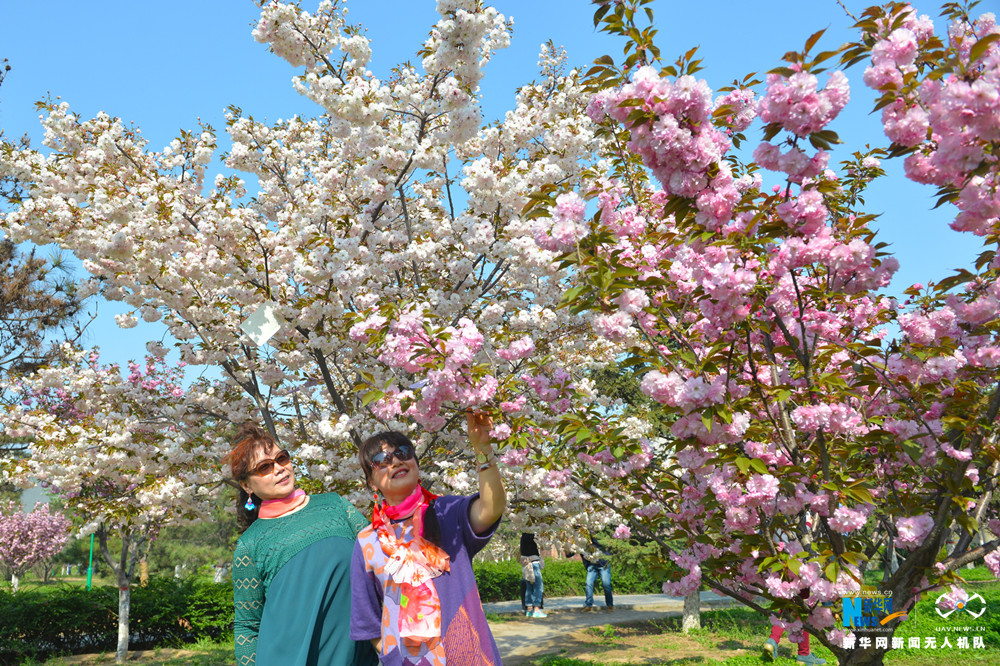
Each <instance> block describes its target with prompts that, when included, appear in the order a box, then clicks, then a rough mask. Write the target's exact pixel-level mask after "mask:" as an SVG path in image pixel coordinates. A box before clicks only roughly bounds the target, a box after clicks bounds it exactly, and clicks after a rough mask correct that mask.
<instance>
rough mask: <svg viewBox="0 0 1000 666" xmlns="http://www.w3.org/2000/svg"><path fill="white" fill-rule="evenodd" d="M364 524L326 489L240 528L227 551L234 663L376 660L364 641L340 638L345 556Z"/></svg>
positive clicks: (345, 602) (344, 618)
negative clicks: (303, 502) (298, 504)
mask: <svg viewBox="0 0 1000 666" xmlns="http://www.w3.org/2000/svg"><path fill="white" fill-rule="evenodd" d="M367 524H368V520H367V519H366V518H365V517H364V516H362V515H361V513H360V512H358V510H357V509H355V508H354V507H353V506H351V505H350V504H349V503H348V502H347V501H346V500H344V499H343V498H342V497H340V496H339V495H337V494H335V493H328V494H324V495H312V496H310V498H309V503H308V504H307V505H306V506H305V507H304V508H302V509H300V510H299V511H296V512H295V513H292V514H289V515H287V516H281V517H280V518H271V519H258V520H257V521H255V522H254V523H253V524H252V525H251V526H250V527H249V528H247V530H246V532H244V533H243V535H242V536H241V537H240V539H239V542H238V543H237V544H236V552H235V553H234V554H233V601H234V604H235V610H236V621H235V627H234V633H235V643H236V645H235V648H236V661H237V663H238V664H239V666H252V665H254V664H257V663H260V664H261V665H262V666H269V665H270V664H279V663H280V664H282V666H284V664H289V665H291V664H303V665H309V664H324V666H326V665H328V664H329V665H334V666H340V665H344V666H348V665H351V666H353V665H354V664H369V663H377V659H374V652H372V651H371V650H370V645H366V644H357V645H356V644H354V642H353V641H350V640H349V639H348V630H349V624H350V598H351V593H350V559H351V554H352V552H353V547H354V542H355V539H356V537H357V534H358V532H360V531H361V529H362V528H363V527H365V526H366V525H367ZM289 563H292V565H290V566H287V567H286V566H285V565H286V564H289Z"/></svg>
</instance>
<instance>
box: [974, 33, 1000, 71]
mask: <svg viewBox="0 0 1000 666" xmlns="http://www.w3.org/2000/svg"><path fill="white" fill-rule="evenodd" d="M998 39H1000V34H998V33H995V32H992V33H990V34H988V35H986V36H985V37H983V38H982V39H980V40H979V41H977V42H976V43H975V44H973V45H972V48H971V49H969V64H970V65H971V64H972V63H974V62H976V61H977V60H979V58H980V57H981V56H982V55H983V54H984V53H986V49H988V48H989V47H990V44H992V43H993V42H995V41H997V40H998Z"/></svg>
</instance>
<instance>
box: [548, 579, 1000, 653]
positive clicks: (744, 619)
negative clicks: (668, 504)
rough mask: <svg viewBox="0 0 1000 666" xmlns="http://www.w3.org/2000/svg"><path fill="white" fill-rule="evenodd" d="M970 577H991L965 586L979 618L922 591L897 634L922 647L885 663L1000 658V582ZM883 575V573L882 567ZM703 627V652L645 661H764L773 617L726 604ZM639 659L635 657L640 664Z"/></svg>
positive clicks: (611, 638)
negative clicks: (941, 611) (981, 608)
mask: <svg viewBox="0 0 1000 666" xmlns="http://www.w3.org/2000/svg"><path fill="white" fill-rule="evenodd" d="M962 573H963V574H964V575H965V577H966V579H967V580H969V581H987V580H988V581H991V582H980V583H978V584H970V585H968V586H967V590H968V591H969V593H970V594H974V593H979V594H980V595H982V596H983V598H984V599H985V600H986V612H985V613H984V614H983V615H982V616H981V617H980V618H979V619H978V620H977V619H973V618H972V617H971V616H969V615H967V614H965V613H962V612H956V613H953V614H952V615H951V616H949V617H948V618H942V617H940V615H938V613H937V611H936V610H935V605H934V604H935V601H936V600H937V598H938V596H939V595H940V594H941V592H934V593H931V594H928V595H924V597H923V598H922V599H921V600H920V602H919V603H918V604H917V605H916V608H915V609H914V610H913V611H912V612H911V613H910V614H909V616H908V617H907V619H906V620H905V621H904V622H903V623H902V624H901V625H900V626H899V628H898V629H897V630H896V634H895V635H896V636H898V637H900V638H903V639H907V644H908V639H909V638H910V637H919V638H920V639H921V647H920V648H917V649H914V648H909V647H906V648H903V649H897V650H891V651H890V652H889V653H888V654H887V655H886V658H885V662H886V663H887V664H891V665H892V666H932V665H936V664H942V663H951V664H955V665H956V666H957V665H958V664H961V665H962V666H964V665H965V664H983V665H986V664H991V665H992V664H1000V582H996V581H992V575H990V574H989V572H988V571H987V570H985V569H984V568H982V567H979V568H977V569H970V570H966V571H963V572H962ZM878 576H879V578H878V579H879V580H881V573H880V572H879V573H878ZM701 624H702V628H701V629H700V630H697V631H693V632H691V633H690V634H689V635H688V638H690V639H693V640H694V641H695V642H696V643H698V645H699V646H700V647H702V648H704V649H705V652H706V654H705V655H702V656H693V657H690V658H688V657H684V658H666V659H664V660H660V661H651V660H649V659H648V658H644V659H642V661H641V664H642V666H668V665H669V666H693V665H695V664H699V665H702V666H704V665H706V664H720V665H723V666H750V665H751V664H753V665H754V666H759V665H760V664H762V663H764V661H763V659H762V657H761V655H760V652H758V649H759V647H760V646H761V645H762V644H763V642H764V640H765V639H766V638H767V635H768V632H769V631H770V623H769V622H768V620H767V616H766V615H764V614H761V613H757V612H755V611H753V610H751V609H749V608H744V607H735V608H728V609H723V610H715V611H708V612H705V613H702V616H701ZM647 626H651V627H653V628H654V630H655V629H658V630H660V631H662V632H663V634H664V636H669V635H670V634H674V635H679V633H680V620H679V618H670V619H665V620H660V621H656V622H654V623H649V625H647ZM964 627H970V628H971V629H970V630H964V629H963V630H962V631H955V632H949V631H947V629H948V628H964ZM590 632H591V633H592V634H593V635H594V636H595V637H597V638H598V639H599V640H598V644H597V645H595V651H596V650H597V649H599V648H600V647H601V646H613V645H615V644H616V639H617V633H618V632H617V630H615V629H614V627H594V628H592V629H591V630H590ZM962 635H965V636H968V637H969V638H970V647H969V648H967V649H959V648H957V645H956V644H957V640H956V637H957V636H962ZM976 635H978V636H982V637H983V641H984V643H985V645H986V648H985V649H979V650H977V649H973V648H972V647H971V637H972V636H976ZM928 636H934V637H935V638H936V639H937V642H938V644H940V643H941V641H942V639H943V637H944V636H949V640H950V643H951V649H950V650H948V649H931V648H925V647H923V644H924V638H926V637H928ZM811 642H812V653H813V654H815V655H816V656H818V657H822V658H824V659H826V660H827V663H828V664H830V665H831V666H832V665H833V664H836V663H837V661H836V659H835V658H834V656H833V654H832V653H831V652H830V651H829V650H828V649H826V648H825V647H824V646H823V645H821V644H820V643H819V641H817V640H815V638H813V640H812V641H811ZM738 649H744V650H748V651H750V654H747V655H739V656H737V655H731V656H728V657H727V656H726V652H727V651H731V650H738ZM795 654H796V650H795V646H794V644H792V643H789V642H788V640H787V639H783V640H782V641H781V642H780V644H779V652H778V661H777V662H776V663H778V664H782V663H784V664H789V666H791V664H794V663H795V662H794V659H795ZM639 663H640V662H636V666H638V664H639ZM531 664H532V665H533V666H606V664H605V662H602V661H599V660H581V659H572V658H568V657H562V656H557V655H555V656H554V655H548V656H545V657H540V658H538V659H536V660H534V661H532V662H531Z"/></svg>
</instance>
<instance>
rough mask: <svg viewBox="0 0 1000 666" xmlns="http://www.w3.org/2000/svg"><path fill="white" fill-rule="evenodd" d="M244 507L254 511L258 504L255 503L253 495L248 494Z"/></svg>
mask: <svg viewBox="0 0 1000 666" xmlns="http://www.w3.org/2000/svg"><path fill="white" fill-rule="evenodd" d="M243 508H244V509H246V510H247V511H253V510H254V509H256V508H257V505H256V504H254V503H253V497H250V496H247V503H246V504H244V505H243Z"/></svg>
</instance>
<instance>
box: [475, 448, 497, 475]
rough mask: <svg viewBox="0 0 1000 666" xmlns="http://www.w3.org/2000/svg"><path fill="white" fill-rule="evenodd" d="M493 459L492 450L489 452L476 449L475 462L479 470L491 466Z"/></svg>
mask: <svg viewBox="0 0 1000 666" xmlns="http://www.w3.org/2000/svg"><path fill="white" fill-rule="evenodd" d="M494 460H496V457H495V456H494V455H493V452H492V451H490V453H489V454H487V453H485V452H483V451H476V463H477V464H478V465H479V471H480V472H482V471H483V470H487V469H489V468H490V467H492V466H493V461H494Z"/></svg>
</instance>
